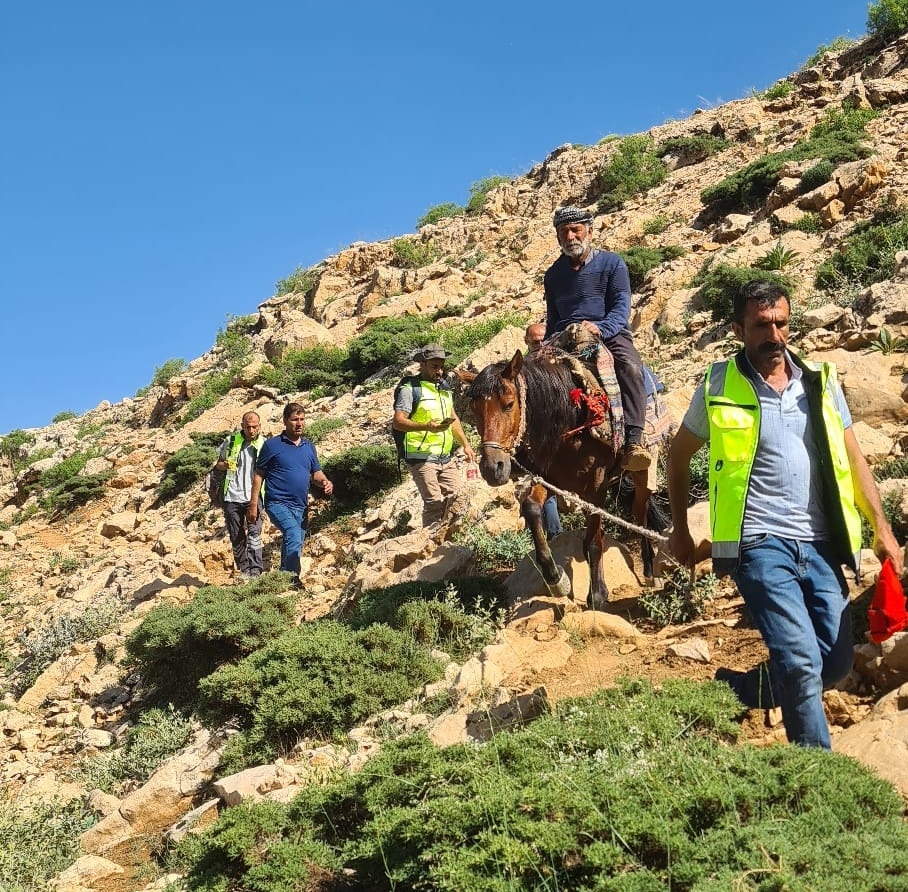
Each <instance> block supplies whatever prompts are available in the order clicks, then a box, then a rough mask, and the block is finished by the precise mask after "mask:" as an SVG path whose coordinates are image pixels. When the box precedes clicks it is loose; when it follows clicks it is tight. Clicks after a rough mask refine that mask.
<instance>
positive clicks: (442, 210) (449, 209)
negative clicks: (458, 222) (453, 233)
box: [416, 201, 466, 229]
mask: <svg viewBox="0 0 908 892" xmlns="http://www.w3.org/2000/svg"><path fill="white" fill-rule="evenodd" d="M465 210H466V208H465V207H463V206H462V205H459V204H454V202H452V201H449V202H447V203H446V204H436V205H435V206H434V207H430V208H429V210H427V211H426V212H425V214H423V215H422V216H421V217H420V218H419V219H418V220H417V221H416V228H417V229H419V228H421V227H423V226H425V225H426V224H427V223H437V222H438V221H439V220H445V219H447V218H448V217H456V216H458V214H462V213H464V211H465Z"/></svg>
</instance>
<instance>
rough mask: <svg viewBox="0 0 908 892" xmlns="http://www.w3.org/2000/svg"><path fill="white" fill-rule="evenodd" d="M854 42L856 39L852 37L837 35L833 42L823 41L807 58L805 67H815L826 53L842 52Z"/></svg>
mask: <svg viewBox="0 0 908 892" xmlns="http://www.w3.org/2000/svg"><path fill="white" fill-rule="evenodd" d="M854 44H855V41H854V40H852V39H851V38H850V37H836V38H835V40H833V41H832V42H831V43H821V44H820V45H819V46H818V47H817V49H816V52H815V53H814V54H813V55H812V56H810V57H809V58H808V59H807V61H806V62H805V63H804V65H803V67H804V68H813V66H814V65H816V64H817V62H819V61H820V59H822V58H823V56H824V55H825V54H826V53H840V52H841V51H842V50H847V49H848V47H850V46H854Z"/></svg>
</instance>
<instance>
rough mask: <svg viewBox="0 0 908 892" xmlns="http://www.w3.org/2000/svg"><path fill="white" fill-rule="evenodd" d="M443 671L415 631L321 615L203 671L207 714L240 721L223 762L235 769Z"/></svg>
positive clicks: (364, 712) (390, 700)
mask: <svg viewBox="0 0 908 892" xmlns="http://www.w3.org/2000/svg"><path fill="white" fill-rule="evenodd" d="M441 674H442V666H441V665H440V664H439V663H437V662H436V661H435V660H434V659H433V658H432V657H431V656H430V655H429V651H428V649H427V648H425V647H422V646H420V645H418V644H416V642H415V641H414V640H413V638H412V636H410V635H407V634H405V633H402V632H397V631H395V630H393V629H390V628H388V627H387V626H381V625H373V626H369V627H368V628H366V629H363V630H361V631H354V630H352V629H350V628H347V627H346V626H342V625H340V624H339V623H337V622H334V621H332V620H315V621H313V622H310V623H305V624H303V625H301V626H297V627H296V628H293V629H290V630H289V631H287V632H285V633H284V634H283V635H281V636H280V637H279V638H277V639H276V640H275V641H273V642H271V643H270V644H267V645H266V646H265V647H262V648H260V649H258V650H256V651H255V652H254V653H252V654H250V655H249V656H248V657H246V658H245V659H243V660H242V661H240V662H239V663H237V664H236V665H234V666H224V667H223V668H221V669H219V670H218V671H217V672H214V673H213V674H211V675H209V676H208V677H206V678H204V679H202V681H201V682H200V684H199V694H200V695H201V701H202V706H203V709H204V711H205V713H206V714H207V715H210V716H220V717H223V718H227V717H229V716H237V717H238V718H239V720H240V722H241V725H242V727H243V731H242V733H241V734H239V735H237V736H236V737H234V738H232V739H231V741H230V744H229V745H228V748H227V751H226V752H225V753H224V757H223V760H222V770H225V771H235V770H237V768H239V767H242V766H244V765H246V764H249V763H250V762H251V763H259V764H260V763H261V762H262V761H268V759H270V758H274V756H276V755H277V754H278V753H279V752H281V750H282V749H283V748H285V747H289V746H292V745H293V744H294V743H295V742H296V740H297V739H298V738H299V737H300V736H303V735H306V736H317V737H329V738H330V737H331V736H333V735H337V734H342V733H344V732H346V731H347V730H349V729H350V728H352V727H353V726H354V725H356V724H357V723H358V722H361V721H362V720H363V719H365V718H367V717H368V716H369V715H371V714H372V713H375V712H378V711H379V710H381V709H384V708H386V707H388V706H392V705H394V704H396V703H400V702H402V701H403V700H406V699H407V697H409V696H410V695H411V694H412V693H413V691H414V690H415V689H416V688H418V687H420V686H421V685H423V684H425V683H426V682H429V681H435V680H436V679H438V678H439V677H440V676H441Z"/></svg>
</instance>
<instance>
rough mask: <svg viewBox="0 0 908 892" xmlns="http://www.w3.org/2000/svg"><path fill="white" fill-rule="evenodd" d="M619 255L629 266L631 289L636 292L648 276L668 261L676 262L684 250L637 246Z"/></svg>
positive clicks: (667, 246) (676, 247) (665, 246)
mask: <svg viewBox="0 0 908 892" xmlns="http://www.w3.org/2000/svg"><path fill="white" fill-rule="evenodd" d="M618 254H619V255H620V256H621V257H622V258H623V259H624V262H625V263H626V264H627V271H628V273H629V275H630V279H631V288H632V289H633V290H634V291H636V290H637V289H638V288H640V287H641V286H642V285H643V282H644V280H645V279H646V274H647V273H648V272H649V271H650V270H651V269H655V268H656V267H657V266H659V264H660V263H664V262H665V261H666V260H674V259H675V258H676V257H681V256H682V255H683V254H684V248H682V247H681V246H680V245H664V246H661V247H658V248H647V247H644V246H642V245H637V246H636V247H633V248H627V249H626V250H624V251H619V252H618Z"/></svg>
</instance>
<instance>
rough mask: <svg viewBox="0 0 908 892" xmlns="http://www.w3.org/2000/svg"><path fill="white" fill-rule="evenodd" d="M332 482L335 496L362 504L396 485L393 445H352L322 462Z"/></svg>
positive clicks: (343, 500)
mask: <svg viewBox="0 0 908 892" xmlns="http://www.w3.org/2000/svg"><path fill="white" fill-rule="evenodd" d="M322 468H323V469H324V472H325V475H326V476H327V477H328V479H329V480H330V481H331V482H332V483H333V484H334V493H333V495H334V498H336V499H338V500H339V501H340V502H345V503H348V504H350V503H358V504H359V503H362V502H365V501H366V499H368V498H369V497H370V496H374V495H376V494H378V493H380V492H383V491H384V490H386V489H390V488H391V487H393V486H395V485H396V484H397V452H396V451H395V449H394V447H393V446H390V445H389V446H351V447H350V448H349V449H345V450H344V451H343V452H337V453H335V454H334V455H332V456H329V457H328V458H326V459H325V460H324V461H322Z"/></svg>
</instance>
